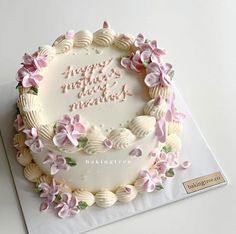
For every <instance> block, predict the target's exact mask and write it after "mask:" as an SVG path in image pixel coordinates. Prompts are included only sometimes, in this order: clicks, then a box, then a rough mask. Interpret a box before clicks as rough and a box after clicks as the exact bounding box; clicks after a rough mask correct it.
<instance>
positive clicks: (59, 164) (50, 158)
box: [43, 151, 69, 175]
mask: <svg viewBox="0 0 236 234" xmlns="http://www.w3.org/2000/svg"><path fill="white" fill-rule="evenodd" d="M43 163H44V164H49V166H50V174H51V175H55V174H56V173H57V172H58V171H60V170H68V169H69V165H67V164H66V159H65V158H64V157H63V156H61V155H57V154H55V153H53V152H51V151H49V152H48V155H47V157H46V158H45V159H44V161H43Z"/></svg>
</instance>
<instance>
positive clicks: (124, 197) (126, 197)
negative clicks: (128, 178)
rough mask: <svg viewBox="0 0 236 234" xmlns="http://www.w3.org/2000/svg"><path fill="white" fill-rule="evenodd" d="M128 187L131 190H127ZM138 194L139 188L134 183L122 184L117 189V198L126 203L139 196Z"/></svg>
mask: <svg viewBox="0 0 236 234" xmlns="http://www.w3.org/2000/svg"><path fill="white" fill-rule="evenodd" d="M126 188H128V189H130V191H129V192H127V191H126ZM137 194H138V191H137V189H136V188H135V187H134V186H132V185H126V186H120V187H119V188H118V189H117V190H116V196H117V199H118V200H119V201H120V202H124V203H126V202H130V201H132V200H133V199H134V198H135V197H136V196H137Z"/></svg>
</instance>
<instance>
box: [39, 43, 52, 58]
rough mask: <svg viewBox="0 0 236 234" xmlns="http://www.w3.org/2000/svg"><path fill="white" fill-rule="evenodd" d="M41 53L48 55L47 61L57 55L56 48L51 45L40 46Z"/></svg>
mask: <svg viewBox="0 0 236 234" xmlns="http://www.w3.org/2000/svg"><path fill="white" fill-rule="evenodd" d="M38 53H39V55H44V56H46V57H47V61H49V62H50V61H52V60H53V59H54V57H55V56H56V49H55V48H54V47H52V46H50V45H45V46H40V47H39V48H38Z"/></svg>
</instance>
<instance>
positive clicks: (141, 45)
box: [134, 33, 165, 63]
mask: <svg viewBox="0 0 236 234" xmlns="http://www.w3.org/2000/svg"><path fill="white" fill-rule="evenodd" d="M134 45H135V46H136V47H137V48H138V49H139V50H140V53H141V54H140V57H141V61H142V62H144V63H150V62H160V56H162V55H165V50H164V49H161V48H159V46H158V44H157V41H155V40H153V41H148V40H145V38H144V36H143V35H142V34H141V33H140V34H138V36H137V37H136V39H135V41H134Z"/></svg>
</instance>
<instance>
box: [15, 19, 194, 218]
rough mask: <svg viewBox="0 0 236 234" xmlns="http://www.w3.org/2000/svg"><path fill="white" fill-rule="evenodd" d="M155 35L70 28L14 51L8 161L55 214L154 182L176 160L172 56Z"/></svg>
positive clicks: (109, 201)
mask: <svg viewBox="0 0 236 234" xmlns="http://www.w3.org/2000/svg"><path fill="white" fill-rule="evenodd" d="M165 53H166V51H165V50H164V49H162V48H160V47H159V45H158V44H157V41H155V40H148V39H147V38H145V37H144V36H143V34H141V33H140V34H139V35H138V36H137V37H134V36H132V35H130V34H122V33H116V32H115V31H114V30H113V29H111V27H110V26H109V24H108V23H107V22H104V24H103V27H102V28H101V29H99V30H98V31H96V32H95V33H91V32H90V31H88V30H84V31H78V32H75V31H73V30H70V31H68V32H66V33H65V34H63V35H61V36H60V37H58V38H57V39H56V40H55V42H54V43H53V44H52V46H50V45H45V46H41V47H39V48H38V50H37V51H36V52H33V53H29V54H27V53H26V54H25V55H24V56H23V61H22V66H21V67H20V69H19V70H18V71H17V75H16V80H17V82H18V85H17V89H18V90H19V98H18V100H17V107H18V108H17V111H18V113H17V117H16V120H15V123H14V126H15V128H16V130H17V133H16V135H15V136H14V146H15V148H16V149H17V154H16V160H17V161H18V162H19V163H20V164H21V165H22V166H24V171H23V172H24V176H25V178H26V179H27V180H29V181H30V182H33V183H34V191H35V192H37V193H39V196H40V198H41V200H42V202H41V206H40V210H42V211H45V210H47V209H48V208H49V207H50V206H51V207H54V208H55V209H57V211H58V216H59V217H62V218H65V217H68V216H71V215H74V214H76V213H78V212H79V211H80V210H82V209H85V208H87V207H89V206H92V205H94V204H96V205H97V206H99V207H102V208H106V207H110V206H112V205H114V204H115V203H116V202H124V203H126V202H131V201H132V200H133V199H135V197H136V196H138V194H139V193H145V192H156V196H158V191H160V190H162V189H164V187H165V181H166V180H167V179H170V178H171V177H173V176H174V175H175V173H176V171H177V168H180V167H181V168H187V167H189V165H190V164H189V162H188V161H182V162H180V160H179V154H180V151H181V132H182V128H183V127H182V120H183V119H184V117H185V115H184V114H183V113H181V112H179V111H178V110H177V108H176V106H175V92H174V87H173V81H172V80H173V75H174V72H173V68H172V65H171V64H169V63H166V62H164V61H163V56H164V55H165Z"/></svg>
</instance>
